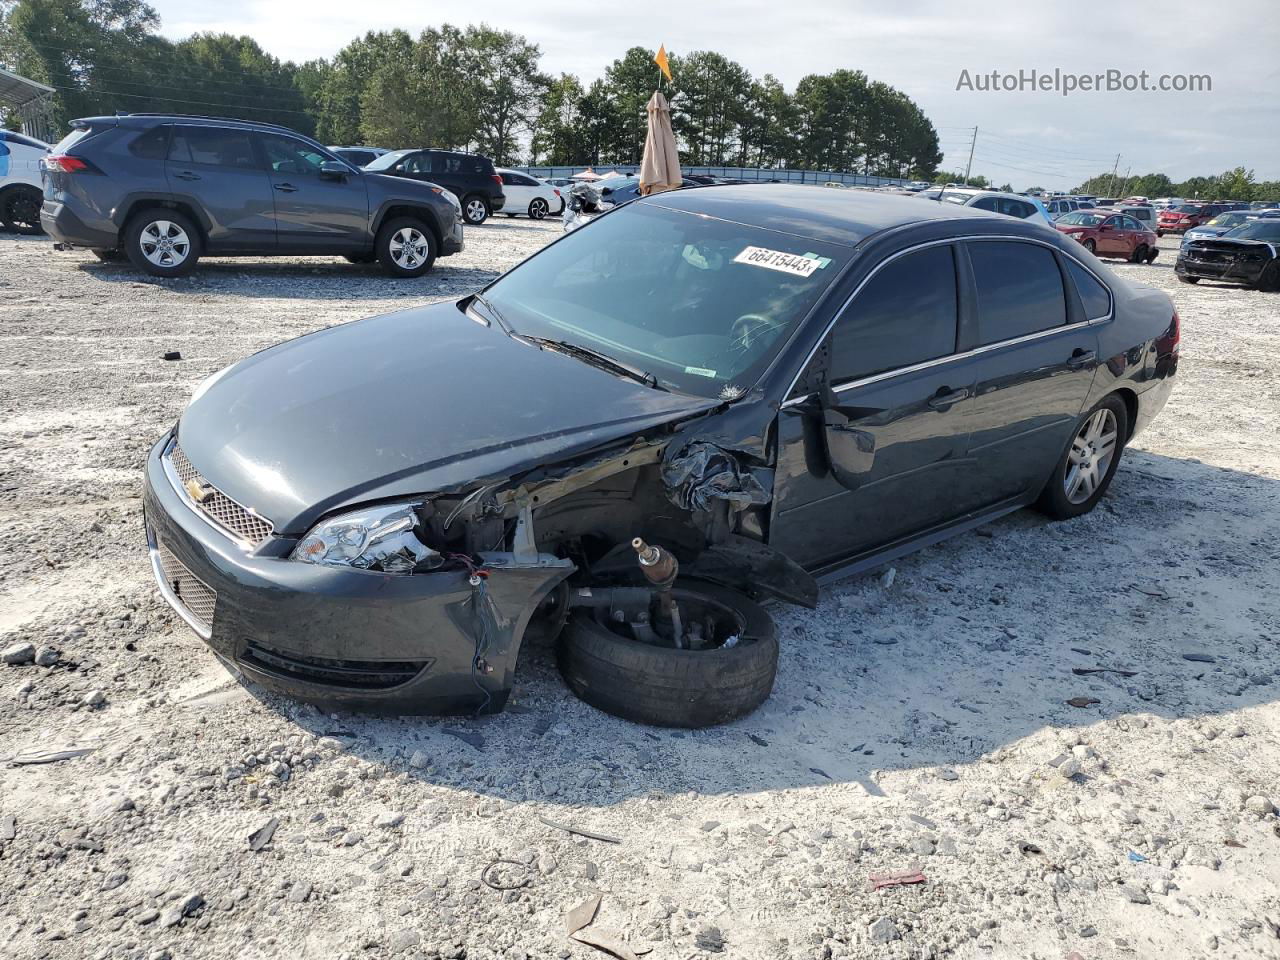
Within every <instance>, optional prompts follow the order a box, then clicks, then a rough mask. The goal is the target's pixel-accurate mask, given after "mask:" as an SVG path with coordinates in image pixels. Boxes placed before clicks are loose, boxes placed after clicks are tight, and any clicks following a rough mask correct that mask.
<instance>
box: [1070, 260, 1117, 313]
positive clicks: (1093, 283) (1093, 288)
mask: <svg viewBox="0 0 1280 960" xmlns="http://www.w3.org/2000/svg"><path fill="white" fill-rule="evenodd" d="M1067 271H1068V272H1069V273H1070V274H1071V279H1072V280H1074V281H1075V285H1076V290H1078V291H1079V292H1080V302H1081V303H1083V304H1084V315H1085V319H1086V320H1097V319H1099V318H1100V317H1105V316H1106V315H1107V314H1108V313H1110V312H1111V294H1109V293H1108V292H1107V288H1106V287H1104V286H1103V285H1102V284H1101V283H1099V282H1098V278H1097V277H1095V276H1094V275H1093V274H1092V273H1090V272H1089V271H1088V270H1086V269H1085V268H1084V267H1082V266H1080V264H1078V263H1076V262H1075V261H1074V260H1072V259H1071V258H1070V257H1068V258H1067Z"/></svg>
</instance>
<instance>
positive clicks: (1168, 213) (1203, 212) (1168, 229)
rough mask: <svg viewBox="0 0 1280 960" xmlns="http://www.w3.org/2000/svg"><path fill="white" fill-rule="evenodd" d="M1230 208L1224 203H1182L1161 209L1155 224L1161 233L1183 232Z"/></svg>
mask: <svg viewBox="0 0 1280 960" xmlns="http://www.w3.org/2000/svg"><path fill="white" fill-rule="evenodd" d="M1229 209H1231V207H1230V205H1229V204H1226V203H1184V204H1181V205H1180V206H1177V207H1173V208H1171V209H1168V210H1161V211H1160V215H1159V217H1158V218H1157V221H1156V222H1157V224H1158V226H1159V227H1160V230H1161V232H1162V234H1163V233H1185V232H1186V231H1188V230H1190V229H1191V228H1193V227H1198V226H1200V225H1201V224H1203V223H1208V222H1209V221H1210V220H1212V219H1213V218H1214V217H1216V216H1217V215H1218V214H1220V213H1226V212H1227V210H1229Z"/></svg>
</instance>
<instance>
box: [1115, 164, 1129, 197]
mask: <svg viewBox="0 0 1280 960" xmlns="http://www.w3.org/2000/svg"><path fill="white" fill-rule="evenodd" d="M1132 172H1133V164H1129V166H1128V167H1126V168H1125V171H1124V179H1123V180H1121V181H1120V188H1121V189H1120V190H1119V191H1118V192H1117V193H1116V196H1117V197H1120V194H1121V193H1124V191H1125V190H1128V189H1129V174H1130V173H1132ZM1121 199H1124V198H1123V197H1121Z"/></svg>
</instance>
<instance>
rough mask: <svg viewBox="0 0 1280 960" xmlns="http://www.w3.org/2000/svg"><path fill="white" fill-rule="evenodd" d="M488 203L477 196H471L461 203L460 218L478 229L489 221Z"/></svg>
mask: <svg viewBox="0 0 1280 960" xmlns="http://www.w3.org/2000/svg"><path fill="white" fill-rule="evenodd" d="M490 213H491V211H490V210H489V201H488V200H486V199H485V198H484V197H482V196H479V195H478V194H474V193H473V194H472V195H471V196H469V197H467V199H465V200H463V201H462V218H463V219H464V220H466V221H467V223H469V224H471V225H472V226H473V227H478V226H480V224H482V223H484V222H485V221H486V220H488V219H489V215H490Z"/></svg>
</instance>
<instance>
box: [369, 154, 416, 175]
mask: <svg viewBox="0 0 1280 960" xmlns="http://www.w3.org/2000/svg"><path fill="white" fill-rule="evenodd" d="M412 152H413V151H411V150H394V151H392V152H391V153H384V154H383V155H382V156H380V157H378V158H377V159H376V160H374V161H373V162H372V163H367V164H365V167H364V168H365V169H366V170H372V171H373V172H374V173H377V172H378V171H379V170H389V169H391V168H392V167H394V166H395V165H396V161H397V160H399V159H400V158H401V157H403V156H404V155H405V154H406V153H412Z"/></svg>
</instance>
